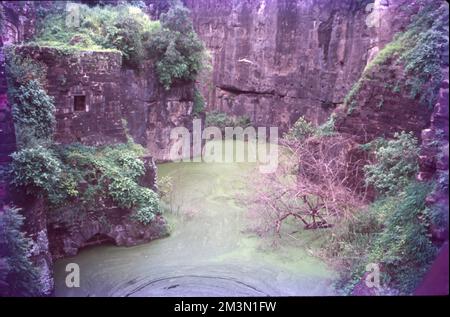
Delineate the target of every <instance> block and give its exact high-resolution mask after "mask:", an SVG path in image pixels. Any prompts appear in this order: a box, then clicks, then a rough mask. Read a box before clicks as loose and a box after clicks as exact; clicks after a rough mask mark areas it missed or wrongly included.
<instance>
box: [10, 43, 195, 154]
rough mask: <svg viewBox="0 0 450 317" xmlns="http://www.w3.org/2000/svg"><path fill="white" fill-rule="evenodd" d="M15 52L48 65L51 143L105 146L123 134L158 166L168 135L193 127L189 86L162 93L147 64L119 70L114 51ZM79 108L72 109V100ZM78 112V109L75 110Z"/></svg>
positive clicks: (27, 49)
mask: <svg viewBox="0 0 450 317" xmlns="http://www.w3.org/2000/svg"><path fill="white" fill-rule="evenodd" d="M17 51H18V52H20V53H21V54H24V55H26V56H31V57H32V58H33V59H35V60H38V61H41V62H43V63H44V64H45V65H46V66H47V68H48V69H47V87H46V89H47V92H48V94H49V95H50V96H52V97H53V98H54V100H55V106H56V114H55V116H56V121H57V127H56V133H55V141H56V142H60V143H63V144H69V143H73V142H80V143H83V144H87V145H105V144H115V143H120V142H126V140H127V134H128V135H129V136H131V137H132V138H133V139H134V141H135V142H137V143H140V144H141V145H143V146H144V147H146V148H147V149H148V152H149V153H150V154H151V155H152V157H154V158H155V159H156V160H158V161H164V160H168V159H169V152H170V146H171V144H172V143H171V142H172V141H171V140H170V130H171V129H172V128H174V127H176V126H188V127H189V125H192V120H191V119H192V118H191V112H192V107H193V102H192V99H193V84H184V85H179V86H177V87H174V88H172V89H170V90H168V91H167V90H165V89H163V88H162V87H161V86H160V84H159V82H158V79H157V78H155V72H154V70H153V68H152V65H151V64H147V65H144V66H143V67H142V69H139V70H133V69H127V68H124V67H122V56H121V54H120V53H119V52H114V51H112V52H110V51H76V52H73V53H70V54H66V53H64V52H61V51H60V50H58V49H55V48H47V47H33V46H23V47H19V48H17ZM80 97H81V98H82V102H84V104H82V105H81V106H80V105H78V106H77V105H76V104H75V103H76V101H75V100H76V98H80ZM77 107H78V108H77Z"/></svg>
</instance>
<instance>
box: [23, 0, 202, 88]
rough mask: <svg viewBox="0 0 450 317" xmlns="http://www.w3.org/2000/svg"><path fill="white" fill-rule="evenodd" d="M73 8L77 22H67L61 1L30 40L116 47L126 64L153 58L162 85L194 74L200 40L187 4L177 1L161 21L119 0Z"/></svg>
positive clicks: (72, 47)
mask: <svg viewBox="0 0 450 317" xmlns="http://www.w3.org/2000/svg"><path fill="white" fill-rule="evenodd" d="M77 8H79V9H78V10H79V11H76V12H79V25H77V23H73V25H72V23H71V24H69V25H68V24H67V22H66V16H67V15H66V14H65V13H64V12H61V10H62V9H64V8H63V7H61V8H60V9H59V10H55V12H54V13H53V14H47V15H45V16H44V17H43V18H42V20H41V22H40V24H39V28H38V29H39V31H38V34H37V36H36V38H35V39H34V41H33V42H31V43H29V44H37V45H39V46H51V47H56V48H59V49H61V50H62V51H63V52H67V53H71V52H74V51H76V50H94V51H99V50H100V51H102V50H115V51H119V52H121V54H122V56H123V61H124V64H125V65H126V66H128V67H131V68H135V69H138V68H140V67H141V66H142V65H143V64H145V63H146V61H153V62H154V63H155V69H156V73H157V74H158V77H159V81H160V82H161V84H162V85H163V86H164V87H165V88H166V89H169V88H170V87H171V86H172V85H173V84H174V83H176V82H186V81H192V80H194V79H195V77H196V76H197V74H198V73H199V72H200V70H201V69H202V67H203V64H204V62H205V50H204V47H203V43H202V42H201V41H200V39H199V38H198V36H197V34H196V33H195V31H194V28H193V26H192V21H191V19H190V17H189V11H188V9H186V8H185V7H184V6H183V5H182V4H181V3H180V2H178V1H174V3H173V5H172V6H171V7H170V9H169V11H168V12H167V13H164V14H162V15H161V20H160V21H152V20H150V18H149V17H148V15H146V14H145V13H144V12H143V11H142V10H141V8H140V7H138V6H133V5H128V4H123V3H122V4H119V5H117V6H111V5H104V6H94V7H89V6H87V5H77ZM74 12H75V11H74ZM76 22H78V20H76Z"/></svg>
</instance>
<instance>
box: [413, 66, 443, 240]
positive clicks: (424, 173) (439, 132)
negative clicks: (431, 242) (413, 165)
mask: <svg viewBox="0 0 450 317" xmlns="http://www.w3.org/2000/svg"><path fill="white" fill-rule="evenodd" d="M444 73H445V80H444V81H443V82H442V85H441V89H440V92H439V100H438V102H437V103H436V105H435V106H434V109H433V114H432V115H431V124H430V126H429V127H428V128H427V129H424V130H423V131H422V148H421V153H420V171H419V174H418V176H417V177H418V179H419V180H429V179H432V178H435V179H436V180H437V185H436V187H435V190H434V192H433V193H432V194H431V195H430V196H429V197H428V198H427V202H428V204H429V205H430V206H432V207H433V208H435V209H436V211H437V212H438V213H439V215H440V216H441V217H442V218H443V220H444V221H445V223H446V225H443V226H441V228H431V229H432V233H433V237H434V239H436V240H439V241H445V240H448V217H449V216H448V215H449V209H448V203H449V200H448V186H449V143H448V137H449V129H448V124H449V109H448V105H449V96H448V93H449V79H448V69H445V70H444Z"/></svg>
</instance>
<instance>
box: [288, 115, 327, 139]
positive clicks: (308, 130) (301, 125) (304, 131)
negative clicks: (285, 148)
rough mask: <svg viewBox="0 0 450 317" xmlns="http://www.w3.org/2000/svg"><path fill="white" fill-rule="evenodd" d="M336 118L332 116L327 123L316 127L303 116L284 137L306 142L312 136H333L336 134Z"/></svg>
mask: <svg viewBox="0 0 450 317" xmlns="http://www.w3.org/2000/svg"><path fill="white" fill-rule="evenodd" d="M334 125H335V116H334V115H331V116H330V117H329V118H328V120H327V121H326V122H324V123H323V124H322V125H320V126H318V127H316V126H314V125H313V124H312V123H311V122H309V121H308V120H306V119H305V118H304V117H303V116H301V117H300V118H298V120H297V121H296V122H295V123H294V125H293V126H292V127H291V128H290V129H289V131H288V132H287V133H286V134H285V135H284V138H285V139H286V140H288V141H289V140H291V141H298V142H301V141H304V140H306V139H307V138H309V137H311V136H317V137H322V136H332V135H334V134H335V126H334Z"/></svg>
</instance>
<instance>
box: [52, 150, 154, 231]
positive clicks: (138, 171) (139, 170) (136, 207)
mask: <svg viewBox="0 0 450 317" xmlns="http://www.w3.org/2000/svg"><path fill="white" fill-rule="evenodd" d="M142 154H143V149H142V147H140V146H138V145H136V144H134V143H128V144H121V145H115V146H108V147H104V148H95V147H88V146H83V145H71V146H67V147H65V148H64V149H62V150H60V156H61V160H62V162H63V164H64V166H65V170H67V171H69V173H70V174H71V175H72V177H73V178H74V179H76V180H77V181H78V182H83V183H85V184H87V186H88V188H87V189H86V190H85V191H84V192H83V193H82V195H81V197H80V200H81V202H82V204H83V205H84V208H86V209H88V210H90V209H95V208H96V207H97V204H98V203H99V201H101V200H102V197H109V198H110V199H112V201H113V202H114V203H115V204H117V205H118V206H119V207H120V208H127V209H131V210H133V211H134V216H136V217H135V218H136V219H138V220H140V221H142V222H144V223H145V224H147V223H149V222H150V221H151V219H153V217H154V215H156V214H158V213H160V208H159V197H158V195H157V194H156V193H155V192H153V191H152V190H151V189H148V188H145V187H142V186H140V185H139V183H138V182H139V178H140V177H141V176H142V175H144V173H145V167H144V163H143V161H142V160H141V159H140V158H139V157H140V156H141V155H142ZM150 213H152V214H153V215H150Z"/></svg>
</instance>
